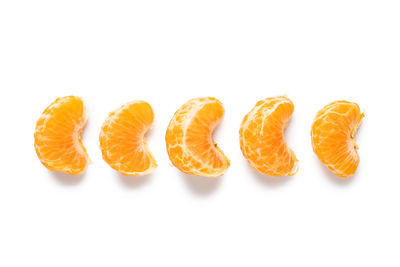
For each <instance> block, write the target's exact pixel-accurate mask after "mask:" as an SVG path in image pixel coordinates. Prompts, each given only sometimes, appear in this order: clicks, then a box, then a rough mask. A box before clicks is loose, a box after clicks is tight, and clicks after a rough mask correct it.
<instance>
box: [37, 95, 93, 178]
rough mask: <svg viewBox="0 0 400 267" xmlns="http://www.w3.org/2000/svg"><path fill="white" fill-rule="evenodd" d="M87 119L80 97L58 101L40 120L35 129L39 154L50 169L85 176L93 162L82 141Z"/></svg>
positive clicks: (63, 98)
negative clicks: (83, 174)
mask: <svg viewBox="0 0 400 267" xmlns="http://www.w3.org/2000/svg"><path fill="white" fill-rule="evenodd" d="M86 119H87V115H86V112H85V108H84V106H83V101H82V99H81V98H79V97H77V96H66V97H61V98H57V99H56V100H55V101H54V102H53V103H52V104H50V106H48V107H47V108H46V109H45V110H44V111H43V113H42V115H41V116H40V118H39V120H38V121H37V123H36V128H35V134H34V138H35V149H36V153H37V155H38V157H39V159H40V161H41V162H42V164H43V165H44V166H46V168H48V169H49V170H52V171H60V172H65V173H67V174H73V175H76V174H80V173H82V172H83V171H84V170H85V168H86V166H87V164H88V162H89V161H90V160H89V157H88V155H87V153H86V149H85V147H84V146H83V144H82V141H81V133H82V129H83V127H84V126H85V124H86Z"/></svg>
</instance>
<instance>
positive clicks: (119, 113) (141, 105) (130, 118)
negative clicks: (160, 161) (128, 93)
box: [100, 101, 157, 176]
mask: <svg viewBox="0 0 400 267" xmlns="http://www.w3.org/2000/svg"><path fill="white" fill-rule="evenodd" d="M153 120H154V114H153V109H152V108H151V106H150V105H149V104H148V103H146V102H144V101H133V102H129V103H127V104H125V105H123V106H122V107H120V108H119V109H117V110H115V111H113V112H111V113H110V114H109V116H108V118H107V119H106V121H105V122H104V124H103V126H102V129H101V132H100V148H101V151H102V155H103V159H104V160H105V161H106V162H107V163H108V164H109V165H110V166H111V167H112V168H113V169H115V170H116V171H118V172H119V173H121V174H124V175H130V176H139V175H145V174H149V173H152V172H153V171H154V170H155V168H156V167H157V163H156V161H155V159H154V157H153V156H152V154H151V153H150V151H149V149H148V147H147V144H146V142H145V140H144V138H145V134H146V133H147V131H148V130H149V129H150V128H151V126H152V124H153Z"/></svg>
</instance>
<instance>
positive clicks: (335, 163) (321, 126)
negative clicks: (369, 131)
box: [311, 101, 364, 178]
mask: <svg viewBox="0 0 400 267" xmlns="http://www.w3.org/2000/svg"><path fill="white" fill-rule="evenodd" d="M363 117H364V114H362V113H361V112H360V107H359V106H358V105H357V104H356V103H351V102H348V101H335V102H332V103H330V104H329V105H327V106H325V107H324V108H323V109H321V110H320V111H319V112H318V113H317V116H316V117H315V119H314V123H313V125H312V129H311V142H312V147H313V149H314V152H315V154H317V156H318V158H319V159H320V160H321V162H322V163H323V164H324V165H325V166H327V167H328V168H329V169H330V170H331V171H333V172H334V173H335V174H336V175H337V176H339V177H342V178H348V177H350V176H352V175H353V174H354V173H355V172H356V170H357V167H358V164H359V162H360V157H359V155H358V153H357V149H358V147H357V145H356V142H355V134H356V132H357V129H358V127H359V125H360V124H361V121H362V119H363Z"/></svg>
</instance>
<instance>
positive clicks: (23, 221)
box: [0, 0, 400, 267]
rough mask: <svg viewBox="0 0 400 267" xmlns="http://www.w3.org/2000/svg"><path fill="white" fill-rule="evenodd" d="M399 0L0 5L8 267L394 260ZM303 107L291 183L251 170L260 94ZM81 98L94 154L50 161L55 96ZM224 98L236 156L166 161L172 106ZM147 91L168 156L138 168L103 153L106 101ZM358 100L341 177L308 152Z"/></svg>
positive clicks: (223, 137) (2, 202) (3, 221)
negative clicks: (245, 122)
mask: <svg viewBox="0 0 400 267" xmlns="http://www.w3.org/2000/svg"><path fill="white" fill-rule="evenodd" d="M399 13H400V3H399V1H397V0H396V1H384V0H380V1H361V0H360V1H352V0H343V1H321V0H316V1H285V0H280V1H232V0H231V1H220V0H210V1H205V0H203V1H190V0H182V1H151V0H147V1H83V0H77V1H53V0H51V1H50V0H49V1H17V0H10V1H8V0H2V1H1V2H0V90H1V105H0V109H1V132H0V137H1V138H0V149H1V150H0V159H1V173H0V266H7V267H8V266H41V267H42V266H307V267H308V266H399V265H400V255H399V248H400V217H399V205H400V179H399V178H400V177H399V174H398V172H399V171H398V170H399V168H398V165H399V163H398V162H399V149H400V142H399V130H400V127H399V122H398V103H399V98H398V97H399V93H398V92H399V88H400V79H399V73H400V34H399V28H400V16H399ZM282 94H285V95H287V96H288V97H289V98H291V99H292V101H293V102H294V104H295V113H294V116H293V119H292V121H291V122H290V126H289V128H288V130H287V132H286V137H287V142H288V143H289V145H290V146H291V147H292V149H293V150H294V151H295V153H296V154H297V157H298V158H299V160H300V162H299V164H300V165H299V166H300V171H299V172H298V173H297V174H296V175H295V176H293V177H290V178H278V179H273V178H268V177H263V176H261V175H258V174H257V173H256V172H255V171H253V170H252V169H251V168H250V167H249V165H248V164H247V162H246V161H245V160H244V158H243V157H242V155H241V152H240V149H239V142H238V130H239V125H240V122H241V120H242V118H243V116H244V115H245V114H246V113H247V112H248V111H249V110H250V109H251V108H252V107H253V106H254V105H255V103H256V102H257V101H258V100H260V99H263V98H266V97H270V96H277V95H282ZM65 95H78V96H81V97H82V98H83V100H84V102H85V105H86V107H87V110H88V115H89V122H88V125H87V127H86V129H85V132H84V136H83V141H84V144H85V146H86V147H87V150H88V153H89V155H90V157H91V159H92V160H93V163H92V164H91V165H90V166H89V167H88V169H87V172H86V173H85V174H84V175H82V176H78V177H68V176H66V175H62V174H58V173H52V172H50V171H48V170H47V169H46V168H45V167H43V166H42V165H41V163H40V161H39V160H38V158H37V156H36V154H35V151H34V146H33V132H34V128H35V123H36V120H37V119H38V118H39V116H40V114H41V113H42V111H43V110H44V109H45V107H46V106H47V105H49V104H50V103H51V102H52V101H54V100H55V98H57V97H60V96H65ZM199 96H214V97H217V98H218V99H220V100H221V101H222V102H223V104H224V106H225V109H226V113H225V117H224V121H223V122H222V124H221V125H220V127H219V128H218V130H217V132H216V133H215V135H214V137H215V139H216V141H217V142H218V144H219V146H220V147H221V148H222V149H223V150H224V152H225V153H226V155H227V156H228V157H229V158H230V160H231V167H230V168H229V169H228V171H227V172H226V174H225V175H224V176H223V177H221V178H218V179H207V178H202V177H193V176H188V175H183V174H182V173H180V172H179V171H178V170H177V169H175V168H174V167H172V166H171V164H170V162H169V159H168V156H167V154H166V151H165V144H164V134H165V130H166V127H167V125H168V123H169V120H170V118H171V117H172V115H173V113H174V112H175V110H176V109H177V108H179V107H180V106H181V105H182V104H183V103H184V102H186V101H187V100H189V99H190V98H193V97H199ZM135 99H141V100H146V101H148V102H149V103H150V104H151V105H152V106H153V108H154V111H155V123H154V128H153V130H152V131H151V133H150V134H149V136H148V143H149V146H150V149H151V150H152V152H153V154H154V156H155V157H156V159H157V161H158V164H159V167H158V168H157V170H156V172H155V173H154V174H153V175H150V176H148V177H143V178H139V179H135V178H127V177H122V176H121V175H118V174H117V173H116V172H115V171H113V170H112V169H111V168H110V167H109V166H108V165H107V164H106V163H105V162H104V161H103V160H102V158H101V153H100V150H99V146H98V134H99V130H100V126H101V124H102V122H103V120H104V119H105V118H106V117H107V114H108V112H110V111H112V110H113V109H115V108H118V107H119V106H121V105H122V104H124V103H125V102H128V101H131V100H135ZM339 99H346V100H350V101H355V102H357V103H358V104H359V105H360V106H361V107H362V109H363V110H365V115H366V117H365V119H364V121H363V124H362V126H361V128H360V131H359V133H358V140H357V143H358V144H359V146H360V150H359V153H360V156H361V163H360V166H359V169H358V172H357V174H356V175H355V176H354V177H353V178H351V179H348V180H343V179H338V178H336V177H334V176H333V175H332V174H330V173H329V172H328V171H327V170H326V169H325V168H324V167H323V166H322V165H321V164H320V163H319V161H318V159H317V158H316V156H315V155H314V153H313V151H312V148H311V144H310V134H309V133H310V127H311V123H312V120H313V118H314V116H315V114H316V112H317V111H318V110H319V109H320V108H322V107H323V106H324V105H326V104H328V103H329V102H331V101H333V100H339Z"/></svg>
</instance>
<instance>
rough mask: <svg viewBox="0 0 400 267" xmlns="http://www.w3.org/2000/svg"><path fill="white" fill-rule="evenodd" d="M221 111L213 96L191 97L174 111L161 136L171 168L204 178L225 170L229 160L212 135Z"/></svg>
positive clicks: (221, 114) (222, 108)
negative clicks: (163, 139)
mask: <svg viewBox="0 0 400 267" xmlns="http://www.w3.org/2000/svg"><path fill="white" fill-rule="evenodd" d="M224 112H225V110H224V107H223V106H222V103H221V102H220V101H219V100H218V99H216V98H213V97H203V98H195V99H191V100H189V101H188V102H186V103H185V104H184V105H183V106H182V107H181V108H180V109H178V110H177V111H176V112H175V114H174V116H173V118H172V119H171V122H170V123H169V126H168V129H167V133H166V135H165V141H166V145H167V152H168V156H169V158H170V160H171V162H172V164H173V165H174V166H175V167H177V168H178V169H179V170H181V171H182V172H184V173H187V174H192V175H197V176H205V177H218V176H221V175H222V174H223V173H224V172H225V171H226V169H227V168H228V167H229V165H230V163H229V159H228V158H227V157H226V156H225V155H224V153H223V152H222V150H221V149H220V148H219V147H218V146H217V144H216V143H215V142H214V140H213V138H212V133H213V131H214V129H215V128H216V127H217V125H218V124H219V122H220V121H221V119H222V117H223V115H224Z"/></svg>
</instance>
